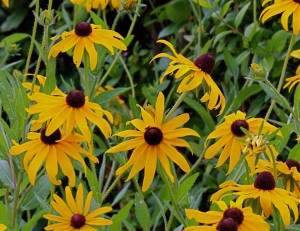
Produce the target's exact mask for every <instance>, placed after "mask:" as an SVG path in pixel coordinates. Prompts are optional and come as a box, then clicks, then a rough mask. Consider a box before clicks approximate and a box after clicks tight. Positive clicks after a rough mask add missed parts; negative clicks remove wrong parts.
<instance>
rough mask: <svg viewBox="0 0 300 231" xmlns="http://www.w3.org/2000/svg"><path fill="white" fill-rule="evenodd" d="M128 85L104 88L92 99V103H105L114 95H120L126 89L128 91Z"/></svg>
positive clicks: (103, 104)
mask: <svg viewBox="0 0 300 231" xmlns="http://www.w3.org/2000/svg"><path fill="white" fill-rule="evenodd" d="M129 90H130V87H118V88H114V89H112V90H106V91H104V92H101V93H100V94H99V95H97V96H96V98H95V99H94V100H93V102H94V103H98V104H100V105H101V106H105V105H107V104H108V103H109V102H110V101H111V100H112V99H113V98H114V97H115V96H118V95H121V94H123V93H125V92H126V91H129Z"/></svg>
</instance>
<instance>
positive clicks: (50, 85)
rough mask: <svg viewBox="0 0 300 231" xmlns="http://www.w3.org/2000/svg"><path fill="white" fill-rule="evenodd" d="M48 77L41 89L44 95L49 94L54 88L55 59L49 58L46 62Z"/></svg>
mask: <svg viewBox="0 0 300 231" xmlns="http://www.w3.org/2000/svg"><path fill="white" fill-rule="evenodd" d="M48 70H49V73H48V76H47V78H46V82H45V86H44V87H43V92H44V93H45V94H51V92H52V91H54V89H55V87H56V77H55V70H56V59H55V58H53V57H51V58H50V59H49V60H48Z"/></svg>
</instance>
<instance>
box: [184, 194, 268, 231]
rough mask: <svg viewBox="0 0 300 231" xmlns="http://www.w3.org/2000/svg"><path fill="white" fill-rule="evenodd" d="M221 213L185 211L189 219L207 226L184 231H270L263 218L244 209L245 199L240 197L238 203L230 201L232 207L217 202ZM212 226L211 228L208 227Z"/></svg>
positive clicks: (247, 208)
mask: <svg viewBox="0 0 300 231" xmlns="http://www.w3.org/2000/svg"><path fill="white" fill-rule="evenodd" d="M215 203H216V204H217V205H218V207H219V208H220V210H221V211H208V212H201V211H198V210H194V209H185V213H186V216H187V218H188V219H193V218H194V219H195V220H196V221H197V222H198V223H202V224H206V225H204V229H202V228H203V225H200V226H190V227H187V228H185V229H184V231H202V230H205V231H216V230H218V231H228V230H230V231H231V230H232V231H245V230H256V228H257V227H259V228H260V230H261V231H269V230H270V226H269V224H268V223H267V222H265V221H264V220H263V218H262V217H261V216H259V215H256V214H254V213H253V211H252V208H251V207H243V199H242V198H241V197H240V198H238V199H237V201H236V202H234V201H230V206H227V204H226V203H225V202H224V201H216V202H215ZM207 225H211V226H207Z"/></svg>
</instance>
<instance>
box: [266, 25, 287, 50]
mask: <svg viewBox="0 0 300 231" xmlns="http://www.w3.org/2000/svg"><path fill="white" fill-rule="evenodd" d="M288 38H289V34H288V33H286V31H285V30H280V31H277V32H276V33H275V34H274V35H273V36H272V38H271V40H270V42H271V44H272V50H273V52H274V53H279V52H281V51H283V49H284V48H285V45H286V43H287V40H288Z"/></svg>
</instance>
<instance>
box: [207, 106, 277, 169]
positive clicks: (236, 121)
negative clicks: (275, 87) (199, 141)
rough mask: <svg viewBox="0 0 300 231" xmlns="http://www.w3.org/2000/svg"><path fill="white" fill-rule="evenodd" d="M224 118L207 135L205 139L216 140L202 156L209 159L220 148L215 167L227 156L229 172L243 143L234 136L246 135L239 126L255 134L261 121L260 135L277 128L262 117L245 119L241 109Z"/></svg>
mask: <svg viewBox="0 0 300 231" xmlns="http://www.w3.org/2000/svg"><path fill="white" fill-rule="evenodd" d="M224 118H225V121H224V122H223V123H222V124H220V125H219V126H217V128H216V129H215V131H213V132H212V133H210V134H209V135H208V137H207V139H206V141H207V140H209V139H218V140H217V142H216V143H214V144H213V145H211V146H210V147H209V148H208V149H207V150H206V152H205V154H204V157H205V158H207V159H211V158H213V157H214V156H216V155H217V154H218V153H219V151H220V150H222V151H221V153H220V156H219V160H218V163H217V165H216V167H220V166H222V165H223V164H224V163H225V161H226V160H227V159H228V158H229V169H228V173H230V172H231V171H232V170H233V168H234V167H235V166H236V165H237V163H238V161H239V160H240V158H241V154H242V150H243V143H242V142H240V141H239V140H237V139H236V138H244V139H245V138H246V135H245V134H244V132H243V131H242V129H241V128H240V127H243V128H244V129H246V130H248V131H249V133H250V134H252V133H255V134H257V133H258V131H259V128H260V126H261V124H262V123H263V128H262V130H261V134H262V135H264V134H266V133H267V132H268V133H273V132H274V131H275V130H277V128H276V127H275V126H273V125H271V124H269V123H268V122H267V121H265V120H264V119H262V118H250V119H246V114H245V113H243V112H241V111H237V113H236V114H235V113H232V114H230V115H228V116H225V117H224Z"/></svg>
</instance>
